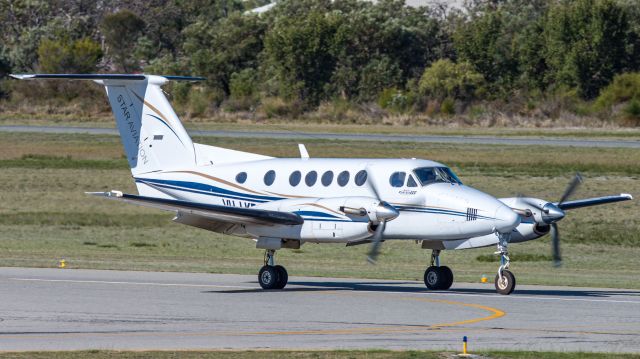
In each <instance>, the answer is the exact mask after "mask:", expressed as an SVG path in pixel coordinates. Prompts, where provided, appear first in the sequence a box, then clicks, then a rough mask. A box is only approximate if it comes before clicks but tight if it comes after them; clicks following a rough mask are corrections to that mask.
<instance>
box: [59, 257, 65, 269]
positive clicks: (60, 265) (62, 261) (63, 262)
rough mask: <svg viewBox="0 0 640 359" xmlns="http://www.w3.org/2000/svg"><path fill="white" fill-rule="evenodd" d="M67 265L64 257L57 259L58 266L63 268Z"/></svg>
mask: <svg viewBox="0 0 640 359" xmlns="http://www.w3.org/2000/svg"><path fill="white" fill-rule="evenodd" d="M66 266H67V261H66V260H64V259H61V260H59V261H58V268H65V267H66Z"/></svg>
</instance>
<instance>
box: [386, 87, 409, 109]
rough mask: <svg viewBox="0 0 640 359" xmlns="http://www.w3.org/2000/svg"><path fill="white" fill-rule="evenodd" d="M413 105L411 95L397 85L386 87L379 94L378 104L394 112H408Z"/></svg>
mask: <svg viewBox="0 0 640 359" xmlns="http://www.w3.org/2000/svg"><path fill="white" fill-rule="evenodd" d="M411 105H412V102H411V96H410V95H409V94H407V93H405V92H403V91H401V90H398V89H397V88H395V87H394V88H388V89H385V90H384V91H382V92H381V93H380V95H379V96H378V106H380V107H381V108H383V109H386V110H391V111H392V112H397V113H403V112H407V111H408V110H409V108H410V107H411Z"/></svg>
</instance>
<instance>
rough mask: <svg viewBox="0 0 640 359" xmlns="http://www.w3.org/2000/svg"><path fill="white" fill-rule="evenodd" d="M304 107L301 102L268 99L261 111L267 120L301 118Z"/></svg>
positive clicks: (263, 103)
mask: <svg viewBox="0 0 640 359" xmlns="http://www.w3.org/2000/svg"><path fill="white" fill-rule="evenodd" d="M303 108H304V107H303V106H302V104H301V103H300V102H299V101H285V100H283V99H282V98H280V97H267V98H265V99H263V100H262V103H261V105H260V109H261V110H262V111H263V112H264V114H265V115H266V116H267V118H274V117H288V118H294V117H298V116H300V114H301V113H302V110H303Z"/></svg>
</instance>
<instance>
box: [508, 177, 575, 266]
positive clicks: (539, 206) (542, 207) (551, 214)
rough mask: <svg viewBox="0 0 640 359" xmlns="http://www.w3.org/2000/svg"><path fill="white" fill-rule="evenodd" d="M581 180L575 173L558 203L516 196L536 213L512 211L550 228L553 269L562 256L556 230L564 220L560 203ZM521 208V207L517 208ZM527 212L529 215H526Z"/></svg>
mask: <svg viewBox="0 0 640 359" xmlns="http://www.w3.org/2000/svg"><path fill="white" fill-rule="evenodd" d="M582 181H583V179H582V176H581V175H580V173H576V175H575V176H574V177H573V179H571V182H569V185H568V186H567V188H566V189H565V191H564V193H563V194H562V197H560V201H558V202H557V203H551V202H546V201H541V200H538V199H535V198H527V197H522V196H518V202H519V203H524V204H526V205H528V206H530V207H533V208H534V209H536V210H537V213H533V212H531V210H528V209H514V211H516V212H517V213H519V214H520V212H523V213H524V214H529V213H531V214H530V215H533V216H534V218H535V220H536V222H538V223H540V222H542V224H547V225H549V226H550V227H551V230H550V233H551V253H552V254H553V265H554V266H555V267H559V266H561V265H562V255H561V254H560V232H559V230H558V222H559V221H560V220H561V219H563V218H564V216H565V212H564V211H563V210H562V209H561V208H560V207H561V206H562V203H564V202H565V201H567V200H568V199H569V197H571V196H572V195H573V193H574V192H575V191H576V189H577V188H578V187H579V186H580V184H581V183H582ZM519 207H521V206H519ZM526 211H529V213H526Z"/></svg>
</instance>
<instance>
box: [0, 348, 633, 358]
mask: <svg viewBox="0 0 640 359" xmlns="http://www.w3.org/2000/svg"><path fill="white" fill-rule="evenodd" d="M474 354H477V355H479V356H480V357H481V358H483V359H601V358H603V359H608V358H613V359H616V358H621V359H632V358H640V355H638V354H612V353H579V352H573V353H561V352H533V351H523V352H477V353H474ZM455 355H456V353H454V352H436V351H422V350H415V351H413V350H412V351H390V350H335V351H334V350H331V351H321V350H311V351H284V350H267V351H182V352H180V351H177V352H176V351H155V352H151V351H150V352H132V351H102V350H92V351H68V352H24V353H0V357H2V358H7V359H9V358H11V359H23V358H30V359H31V358H32V359H40V358H43V359H44V358H47V359H49V358H51V359H56V358H69V359H75V358H92V359H102V358H105V359H106V358H109V359H111V358H116V359H142V358H154V359H156V358H157V359H174V358H186V359H191V358H204V359H253V358H261V359H276V358H293V359H342V358H345V359H446V358H455V357H456V356H455Z"/></svg>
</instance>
